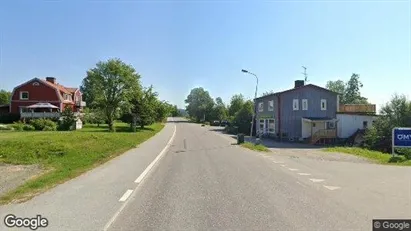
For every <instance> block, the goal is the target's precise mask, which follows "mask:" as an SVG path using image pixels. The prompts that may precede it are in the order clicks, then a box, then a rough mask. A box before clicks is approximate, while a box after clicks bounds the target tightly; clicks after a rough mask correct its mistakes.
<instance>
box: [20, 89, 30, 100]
mask: <svg viewBox="0 0 411 231" xmlns="http://www.w3.org/2000/svg"><path fill="white" fill-rule="evenodd" d="M23 93H27V98H23ZM29 98H30V94H29V92H28V91H20V100H28V99H29Z"/></svg>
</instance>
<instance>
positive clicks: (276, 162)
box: [273, 160, 284, 164]
mask: <svg viewBox="0 0 411 231" xmlns="http://www.w3.org/2000/svg"><path fill="white" fill-rule="evenodd" d="M273 163H275V164H284V162H281V161H275V160H273Z"/></svg>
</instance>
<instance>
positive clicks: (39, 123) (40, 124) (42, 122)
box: [30, 119, 57, 131]
mask: <svg viewBox="0 0 411 231" xmlns="http://www.w3.org/2000/svg"><path fill="white" fill-rule="evenodd" d="M30 124H31V125H33V127H34V128H35V130H37V131H44V128H45V127H51V128H53V130H52V131H54V130H56V128H57V124H56V123H55V122H54V121H52V120H49V119H34V120H31V121H30Z"/></svg>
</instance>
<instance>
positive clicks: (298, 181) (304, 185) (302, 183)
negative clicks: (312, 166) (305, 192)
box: [297, 181, 307, 187]
mask: <svg viewBox="0 0 411 231" xmlns="http://www.w3.org/2000/svg"><path fill="white" fill-rule="evenodd" d="M297 184H299V185H301V186H303V187H307V185H304V184H303V183H301V182H299V181H297Z"/></svg>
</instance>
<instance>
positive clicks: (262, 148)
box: [241, 142, 270, 152]
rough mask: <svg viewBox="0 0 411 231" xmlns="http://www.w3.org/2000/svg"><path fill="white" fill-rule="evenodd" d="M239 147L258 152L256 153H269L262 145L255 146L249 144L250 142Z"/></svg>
mask: <svg viewBox="0 0 411 231" xmlns="http://www.w3.org/2000/svg"><path fill="white" fill-rule="evenodd" d="M241 146H242V147H244V148H248V149H251V150H254V151H258V152H269V151H270V150H269V149H268V148H267V147H265V146H264V145H262V144H257V145H255V144H253V143H250V142H245V143H242V144H241Z"/></svg>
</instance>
